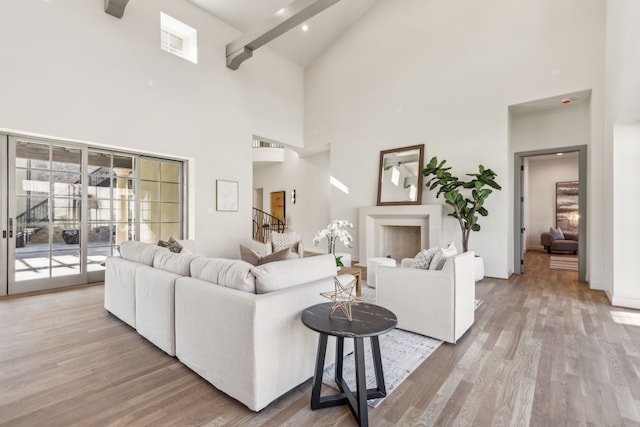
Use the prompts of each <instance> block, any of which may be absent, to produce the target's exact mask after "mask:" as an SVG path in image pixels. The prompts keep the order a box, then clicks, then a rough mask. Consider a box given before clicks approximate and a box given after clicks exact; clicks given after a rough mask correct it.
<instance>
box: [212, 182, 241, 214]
mask: <svg viewBox="0 0 640 427" xmlns="http://www.w3.org/2000/svg"><path fill="white" fill-rule="evenodd" d="M216 210H218V211H228V212H237V211H238V181H225V180H223V179H217V180H216Z"/></svg>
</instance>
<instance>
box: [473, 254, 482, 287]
mask: <svg viewBox="0 0 640 427" xmlns="http://www.w3.org/2000/svg"><path fill="white" fill-rule="evenodd" d="M474 261H475V276H476V282H479V281H480V280H482V279H484V260H483V259H482V257H481V256H479V255H476V256H475V258H474Z"/></svg>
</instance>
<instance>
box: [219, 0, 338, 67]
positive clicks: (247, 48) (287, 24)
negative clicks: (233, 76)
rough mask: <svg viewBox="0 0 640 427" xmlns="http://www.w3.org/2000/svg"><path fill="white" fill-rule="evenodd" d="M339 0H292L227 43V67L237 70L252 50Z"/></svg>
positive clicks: (251, 53) (250, 54)
mask: <svg viewBox="0 0 640 427" xmlns="http://www.w3.org/2000/svg"><path fill="white" fill-rule="evenodd" d="M338 1H340V0H294V1H292V2H291V3H290V4H289V5H288V6H286V7H284V8H282V9H280V10H279V11H278V12H276V13H275V14H274V15H273V16H272V17H271V18H269V19H268V20H266V21H265V22H263V23H262V24H261V25H259V26H257V27H256V28H255V29H253V30H250V31H249V32H247V33H245V34H243V35H242V36H240V37H238V38H237V39H235V40H234V41H232V42H231V43H229V44H228V45H227V67H229V68H231V69H232V70H237V69H238V67H240V64H242V63H243V62H244V61H246V60H247V59H249V58H251V56H252V55H253V51H254V50H256V49H258V48H259V47H261V46H264V45H265V44H267V43H269V42H270V41H271V40H273V39H275V38H276V37H279V36H281V35H283V34H284V33H286V32H287V31H289V30H290V29H292V28H294V27H296V26H298V25H300V24H302V23H303V22H304V21H306V20H308V19H310V18H312V17H313V16H315V15H317V14H318V13H320V12H322V11H323V10H325V9H327V8H328V7H330V6H333V5H334V4H336V3H337V2H338Z"/></svg>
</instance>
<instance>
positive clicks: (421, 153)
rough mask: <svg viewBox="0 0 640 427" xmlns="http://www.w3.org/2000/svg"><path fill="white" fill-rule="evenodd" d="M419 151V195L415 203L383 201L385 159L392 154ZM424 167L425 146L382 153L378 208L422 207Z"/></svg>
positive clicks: (379, 171)
mask: <svg viewBox="0 0 640 427" xmlns="http://www.w3.org/2000/svg"><path fill="white" fill-rule="evenodd" d="M412 150H419V155H418V194H417V197H416V200H415V201H411V200H403V201H395V202H388V201H384V200H382V174H383V172H384V170H383V168H384V157H385V155H387V154H391V153H402V152H405V151H412ZM423 167H424V144H422V145H411V146H409V147H401V148H392V149H390V150H384V151H380V167H379V168H378V206H394V205H420V204H422V169H423Z"/></svg>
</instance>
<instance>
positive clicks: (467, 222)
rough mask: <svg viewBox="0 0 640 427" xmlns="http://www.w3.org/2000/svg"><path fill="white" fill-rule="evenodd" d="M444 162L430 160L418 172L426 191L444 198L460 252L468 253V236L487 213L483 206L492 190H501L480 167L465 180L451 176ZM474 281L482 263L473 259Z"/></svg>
mask: <svg viewBox="0 0 640 427" xmlns="http://www.w3.org/2000/svg"><path fill="white" fill-rule="evenodd" d="M446 162H447V161H446V160H442V161H441V162H438V158H437V157H435V156H434V157H433V158H432V159H431V160H430V161H429V163H427V165H426V166H425V168H424V169H423V170H422V175H424V176H425V177H426V178H428V181H427V182H426V186H427V187H428V188H429V189H430V190H435V189H437V190H438V192H437V194H436V198H438V197H440V195H443V196H444V200H445V203H446V204H447V205H449V206H451V207H452V208H453V212H451V213H449V216H452V217H454V218H455V219H457V220H458V224H459V225H460V231H461V232H462V251H463V252H467V251H468V250H469V237H470V236H471V232H472V231H480V224H479V223H478V218H479V217H480V216H487V215H489V212H488V211H487V208H485V207H484V202H485V201H486V200H487V198H488V197H489V195H490V194H491V193H492V192H493V190H500V189H501V188H502V187H500V185H499V184H498V183H497V182H496V180H495V178H496V176H497V174H496V173H495V172H494V171H492V170H491V169H487V168H485V167H484V166H482V165H479V166H478V173H468V174H466V176H467V177H469V178H467V179H460V178H458V177H457V176H454V175H453V174H452V173H451V172H449V171H450V169H451V168H450V167H445V163H446ZM477 258H478V259H477V263H476V265H477V268H476V280H480V279H482V277H483V276H484V264H483V262H482V258H480V257H477Z"/></svg>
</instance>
